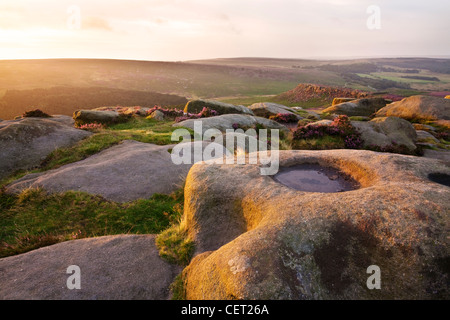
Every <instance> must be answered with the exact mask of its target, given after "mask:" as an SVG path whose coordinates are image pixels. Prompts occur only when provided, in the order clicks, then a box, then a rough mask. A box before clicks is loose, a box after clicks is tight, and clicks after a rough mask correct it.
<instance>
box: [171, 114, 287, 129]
mask: <svg viewBox="0 0 450 320" xmlns="http://www.w3.org/2000/svg"><path fill="white" fill-rule="evenodd" d="M196 121H197V122H201V124H202V132H205V131H206V130H208V129H217V130H220V131H222V132H225V131H226V130H227V129H230V130H231V129H233V124H237V125H238V126H239V127H240V128H243V127H253V126H255V125H257V124H260V125H263V126H265V127H266V128H269V129H279V130H282V131H284V132H288V131H289V129H287V128H286V127H285V126H283V125H282V124H279V123H278V122H276V121H273V120H270V119H266V118H263V117H255V116H250V115H243V114H224V115H221V116H216V117H209V118H200V119H189V120H185V121H181V122H178V123H175V124H174V125H173V126H174V127H186V128H190V129H194V123H195V122H196Z"/></svg>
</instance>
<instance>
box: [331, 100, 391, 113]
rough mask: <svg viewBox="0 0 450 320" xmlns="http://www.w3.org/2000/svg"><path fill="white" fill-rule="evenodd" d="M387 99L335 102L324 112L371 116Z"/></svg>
mask: <svg viewBox="0 0 450 320" xmlns="http://www.w3.org/2000/svg"><path fill="white" fill-rule="evenodd" d="M386 103H387V101H386V100H385V99H383V98H365V99H357V100H352V101H349V102H343V103H340V104H335V105H333V106H331V107H329V108H326V109H325V110H323V111H322V112H326V113H332V114H345V115H347V116H349V117H351V116H366V117H369V116H371V115H372V114H374V113H375V112H377V111H378V110H379V109H381V108H383V107H384V106H385V105H386Z"/></svg>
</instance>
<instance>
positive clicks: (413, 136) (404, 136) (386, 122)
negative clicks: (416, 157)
mask: <svg viewBox="0 0 450 320" xmlns="http://www.w3.org/2000/svg"><path fill="white" fill-rule="evenodd" d="M351 123H352V125H353V126H354V127H355V128H356V129H358V130H359V132H360V133H361V138H362V140H363V145H364V146H365V147H379V148H385V147H390V146H404V147H406V148H407V149H408V150H410V151H414V150H416V148H417V147H416V144H415V142H416V140H417V133H416V130H415V129H414V127H413V126H412V125H411V123H409V122H408V121H406V120H404V119H401V118H397V117H380V118H374V119H372V120H371V121H352V122H351Z"/></svg>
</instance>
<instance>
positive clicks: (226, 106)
mask: <svg viewBox="0 0 450 320" xmlns="http://www.w3.org/2000/svg"><path fill="white" fill-rule="evenodd" d="M205 107H206V108H209V109H211V110H215V111H217V113H218V114H228V113H238V114H250V115H253V112H252V111H251V110H250V109H249V108H247V107H244V106H235V105H233V104H230V103H224V102H220V101H214V100H202V99H197V100H191V101H189V102H188V103H187V104H186V106H185V107H184V113H199V112H200V111H202V110H203V108H205Z"/></svg>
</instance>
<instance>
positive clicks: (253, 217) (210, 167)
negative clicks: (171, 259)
mask: <svg viewBox="0 0 450 320" xmlns="http://www.w3.org/2000/svg"><path fill="white" fill-rule="evenodd" d="M254 156H255V157H256V156H257V154H255V155H254ZM279 163H280V166H281V167H289V166H294V165H300V164H311V163H316V164H320V165H321V166H324V167H334V168H337V169H339V170H341V171H342V172H345V173H346V174H348V175H351V176H352V177H353V178H354V179H355V180H357V181H358V182H359V184H360V188H359V189H357V190H353V191H347V192H338V193H319V192H302V191H297V190H294V189H291V188H289V187H287V186H284V185H282V184H280V183H278V182H276V181H275V180H274V179H273V178H272V177H270V176H265V175H261V174H260V166H259V165H250V164H247V165H225V164H224V165H220V164H212V163H211V162H207V163H202V164H196V165H194V166H193V167H192V168H191V170H190V172H189V175H188V177H187V181H186V187H185V206H184V210H185V211H184V215H185V216H184V219H185V223H186V225H187V228H188V233H189V236H190V237H191V239H193V240H194V241H195V244H196V254H195V256H194V258H193V259H192V261H191V263H190V264H189V266H188V267H187V268H186V269H185V270H184V271H183V274H182V279H183V283H184V290H185V294H186V298H187V299H194V300H195V299H244V300H245V299H249V300H251V299H262V300H265V299H268V300H270V299H280V300H285V299H352V300H354V299H394V298H395V299H449V298H450V291H449V287H448V285H449V282H448V281H449V274H448V265H449V256H450V249H449V248H450V239H449V237H448V228H449V225H450V220H449V219H450V215H449V214H448V213H449V212H450V202H449V201H448V199H449V197H450V188H449V187H448V186H446V185H442V184H441V183H437V182H434V181H432V180H430V177H431V176H436V175H437V176H439V175H441V176H442V177H445V175H447V180H448V175H450V168H449V167H447V166H445V165H444V164H443V163H442V162H440V161H438V160H435V159H427V158H421V157H412V156H405V155H398V154H389V153H378V152H373V151H365V150H327V151H300V150H298V151H280V160H279ZM447 183H448V181H447ZM373 265H375V266H378V267H379V268H380V271H381V274H380V277H381V278H380V280H381V289H379V290H378V289H369V288H368V286H367V283H373V282H372V280H371V279H370V278H369V277H371V275H372V273H373V271H369V272H368V270H371V269H370V268H369V267H370V266H373Z"/></svg>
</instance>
